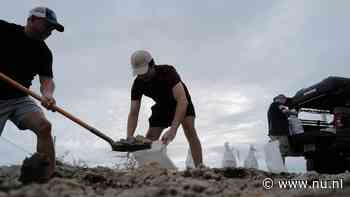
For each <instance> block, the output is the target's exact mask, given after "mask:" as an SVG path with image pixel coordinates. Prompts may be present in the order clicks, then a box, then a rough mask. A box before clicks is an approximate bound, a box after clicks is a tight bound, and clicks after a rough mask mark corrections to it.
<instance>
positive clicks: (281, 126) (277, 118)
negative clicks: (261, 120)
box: [267, 102, 289, 136]
mask: <svg viewBox="0 0 350 197" xmlns="http://www.w3.org/2000/svg"><path fill="white" fill-rule="evenodd" d="M280 105H282V104H280V103H277V102H273V103H271V105H270V107H269V110H268V112H267V118H268V126H269V135H272V136H278V135H289V124H288V116H287V115H286V114H284V113H283V112H282V110H281V109H280Z"/></svg>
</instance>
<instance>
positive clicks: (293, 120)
mask: <svg viewBox="0 0 350 197" xmlns="http://www.w3.org/2000/svg"><path fill="white" fill-rule="evenodd" d="M288 123H289V135H296V134H301V133H304V128H303V125H302V123H301V121H300V120H299V119H298V117H297V116H296V115H290V116H289V117H288Z"/></svg>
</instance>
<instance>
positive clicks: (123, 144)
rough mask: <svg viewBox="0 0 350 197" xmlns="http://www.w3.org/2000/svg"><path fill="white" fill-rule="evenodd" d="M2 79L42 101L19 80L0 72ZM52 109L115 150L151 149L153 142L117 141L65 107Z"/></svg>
mask: <svg viewBox="0 0 350 197" xmlns="http://www.w3.org/2000/svg"><path fill="white" fill-rule="evenodd" d="M0 79H1V80H3V81H5V82H7V83H9V84H10V85H12V86H13V87H15V88H17V89H19V90H21V91H22V92H24V93H26V94H28V95H30V96H32V97H33V98H35V99H37V100H38V101H42V98H41V96H39V95H38V94H36V93H35V92H33V91H31V90H29V89H28V88H26V87H24V86H22V85H21V84H20V83H18V82H17V81H15V80H13V79H11V78H10V77H8V76H6V75H4V74H3V73H1V72H0ZM52 110H54V111H57V112H59V113H60V114H62V115H63V116H65V117H66V118H68V119H70V120H72V121H73V122H75V123H77V124H78V125H80V126H82V127H84V128H85V129H87V130H89V131H90V132H91V133H93V134H95V135H96V136H98V137H99V138H101V139H103V140H105V141H106V142H108V143H109V144H110V145H111V147H112V150H113V151H120V152H133V151H137V150H143V149H149V148H151V143H149V142H147V143H135V141H136V140H135V139H133V140H131V141H130V140H120V141H117V142H115V141H114V140H113V139H112V138H110V137H108V136H107V135H105V134H103V133H102V132H101V131H99V130H97V129H96V128H94V127H92V126H90V125H88V124H87V123H85V122H83V121H82V120H80V119H79V118H77V117H75V116H73V115H72V114H70V113H68V112H67V111H65V110H64V109H62V108H60V107H58V106H56V105H54V106H52Z"/></svg>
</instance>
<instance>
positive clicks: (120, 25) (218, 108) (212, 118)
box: [0, 0, 350, 170]
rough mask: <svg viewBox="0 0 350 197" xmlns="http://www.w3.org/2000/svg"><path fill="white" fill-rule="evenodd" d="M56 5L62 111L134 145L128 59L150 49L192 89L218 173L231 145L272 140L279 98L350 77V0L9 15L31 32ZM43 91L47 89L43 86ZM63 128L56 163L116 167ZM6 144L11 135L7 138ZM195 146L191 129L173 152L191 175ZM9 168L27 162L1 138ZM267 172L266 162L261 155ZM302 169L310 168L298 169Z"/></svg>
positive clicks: (111, 6)
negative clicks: (30, 23) (271, 118)
mask: <svg viewBox="0 0 350 197" xmlns="http://www.w3.org/2000/svg"><path fill="white" fill-rule="evenodd" d="M39 5H40V6H41V5H43V6H48V7H50V8H52V9H53V10H54V11H55V12H56V14H57V16H58V19H59V21H60V22H61V23H62V24H63V25H64V26H65V32H64V33H58V32H54V33H53V35H52V36H51V37H50V38H49V39H48V40H47V44H48V46H49V47H50V48H51V50H52V51H53V53H54V65H53V68H54V75H55V81H56V85H57V88H56V93H55V97H56V100H57V103H58V105H59V106H62V107H63V108H64V109H66V110H67V111H69V112H71V113H72V114H74V115H76V116H78V117H80V118H81V119H82V120H85V121H86V122H88V123H89V124H91V125H93V126H95V127H97V128H98V129H100V130H101V131H103V132H104V133H105V134H107V135H109V136H111V137H112V138H114V139H118V138H122V137H125V134H126V122H127V114H128V110H129V103H130V86H131V84H132V80H133V78H132V75H131V72H130V65H129V57H130V55H131V53H132V52H134V51H135V50H139V49H144V50H149V51H150V52H151V53H152V55H153V56H154V58H155V61H156V63H158V64H172V65H174V66H175V67H176V69H177V70H178V72H179V73H180V75H181V77H182V79H183V81H184V82H185V83H186V85H187V87H188V88H189V91H190V93H191V96H192V98H193V102H194V105H195V109H196V112H197V119H196V125H197V130H198V134H199V136H200V139H201V140H202V145H203V149H204V160H205V162H206V164H208V165H209V166H220V160H221V157H222V150H223V144H224V142H225V141H228V142H229V143H230V144H231V145H233V146H234V147H237V148H238V149H239V150H240V151H241V152H242V153H243V156H244V154H245V153H246V152H247V149H248V147H249V144H254V145H256V146H257V147H258V150H261V147H262V145H263V144H265V143H266V142H267V141H268V137H267V121H266V119H267V118H266V111H267V108H268V106H269V104H270V103H271V100H272V98H273V97H274V96H275V95H277V94H279V93H284V94H286V95H288V96H292V95H294V94H295V92H296V91H297V90H299V89H301V88H303V87H307V86H310V85H312V84H315V83H317V82H319V81H320V80H322V79H324V78H326V77H327V76H329V75H335V76H343V77H349V68H348V63H349V60H350V57H349V56H348V55H347V52H348V51H350V50H349V48H350V45H349V41H348V35H349V34H350V28H349V27H348V19H349V15H350V14H349V11H348V8H349V6H350V2H349V1H346V0H338V1H321V0H319V1H316V0H309V1H305V0H293V1H291V0H289V1H287V0H265V1H260V0H250V1H243V0H236V1H230V0H218V1H209V0H201V1H199V0H196V1H185V0H178V1H161V0H154V1H142V0H129V1H119V0H118V1H117V0H114V1H111V0H110V1H83V0H75V1H68V0H61V1H44V0H41V1H33V0H25V1H24V0H21V1H20V0H11V1H5V2H3V3H2V5H1V7H0V18H1V19H3V20H6V21H9V22H13V23H17V24H22V25H24V23H25V20H26V17H27V16H28V12H29V10H30V9H31V8H33V7H35V6H39ZM34 84H35V85H34V86H33V90H36V91H38V81H35V82H34ZM152 104H153V103H152V101H151V100H149V99H143V104H142V110H141V114H140V122H139V126H138V129H137V133H139V134H145V130H146V129H147V127H148V121H147V120H148V116H149V115H150V109H149V108H150V106H151V105H152ZM46 114H47V115H48V117H49V119H50V120H51V122H52V123H53V128H54V135H55V136H56V138H57V140H56V148H57V155H58V156H62V155H64V154H65V153H66V152H67V151H69V152H70V154H69V155H70V156H71V157H72V158H76V159H77V158H79V159H82V160H85V161H87V162H88V163H89V164H106V163H108V162H113V161H115V160H116V159H117V158H116V155H118V154H117V153H112V152H110V147H108V144H106V143H105V142H104V141H102V140H100V139H98V138H97V137H95V136H94V135H92V134H90V133H89V132H88V131H87V130H85V129H83V128H81V127H79V126H77V125H75V124H74V123H72V122H71V121H69V120H67V119H65V118H64V117H62V116H61V115H59V114H53V113H50V112H47V113H46ZM3 137H5V138H6V139H9V140H11V141H12V142H14V143H16V144H18V145H20V146H21V147H22V148H24V149H25V150H27V151H28V152H33V151H34V147H35V138H34V135H33V134H32V133H31V132H27V131H24V132H20V131H18V130H17V129H16V128H15V127H14V126H13V125H12V123H9V122H8V124H7V126H6V129H5V131H4V133H3ZM0 139H1V138H0ZM187 149H188V145H187V142H186V139H185V137H184V135H183V134H182V130H180V131H179V132H178V135H177V137H176V139H175V141H174V142H173V143H172V144H171V145H169V147H168V152H169V155H170V157H171V158H172V159H173V160H174V162H175V163H176V164H177V165H178V166H181V165H183V162H184V160H185V158H186V154H187ZM0 153H1V155H0V158H1V159H0V164H13V163H20V162H21V160H22V159H23V157H24V156H25V153H24V152H23V151H20V150H18V149H16V147H14V146H13V145H10V144H9V143H7V142H5V141H4V140H3V139H1V140H0ZM258 156H259V159H260V160H259V164H261V165H262V166H263V165H265V164H264V162H263V159H264V158H263V153H262V151H259V152H258ZM287 164H288V168H289V169H291V170H295V169H296V170H303V169H304V166H303V165H304V163H303V161H302V160H298V159H297V160H288V161H287Z"/></svg>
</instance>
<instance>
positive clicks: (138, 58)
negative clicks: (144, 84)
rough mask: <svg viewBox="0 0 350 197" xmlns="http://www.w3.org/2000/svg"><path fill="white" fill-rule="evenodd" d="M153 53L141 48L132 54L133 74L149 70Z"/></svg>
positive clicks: (140, 73) (141, 73)
mask: <svg viewBox="0 0 350 197" xmlns="http://www.w3.org/2000/svg"><path fill="white" fill-rule="evenodd" d="M152 59H153V57H152V55H151V54H150V53H149V52H147V51H144V50H139V51H136V52H134V53H133V54H132V55H131V58H130V61H131V68H132V73H133V76H136V75H143V74H145V73H147V72H148V68H149V65H148V64H149V63H150V62H151V61H152Z"/></svg>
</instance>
